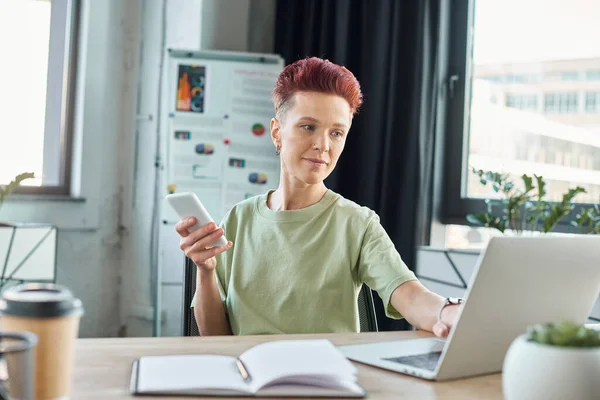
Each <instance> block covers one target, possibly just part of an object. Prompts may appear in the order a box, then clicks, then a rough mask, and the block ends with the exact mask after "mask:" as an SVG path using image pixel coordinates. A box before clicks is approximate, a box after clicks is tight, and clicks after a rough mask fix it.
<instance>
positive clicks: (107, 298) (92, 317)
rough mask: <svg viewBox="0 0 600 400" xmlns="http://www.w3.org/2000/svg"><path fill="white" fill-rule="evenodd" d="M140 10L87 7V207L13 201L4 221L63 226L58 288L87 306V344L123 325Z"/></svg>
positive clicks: (83, 117) (79, 135)
mask: <svg viewBox="0 0 600 400" xmlns="http://www.w3.org/2000/svg"><path fill="white" fill-rule="evenodd" d="M139 6H140V2H139V1H138V0H128V1H126V2H121V1H120V0H84V1H82V10H81V14H82V21H81V28H80V29H81V39H80V43H79V44H80V50H79V67H78V82H77V85H78V87H77V115H76V132H75V135H76V136H75V150H76V151H75V155H76V156H75V158H74V174H73V175H74V187H75V189H76V191H77V193H76V195H77V196H78V197H80V200H81V199H83V201H72V200H64V199H62V200H61V199H55V200H54V201H34V200H31V201H29V200H27V201H9V202H7V203H6V204H5V207H3V209H2V212H1V214H0V219H3V218H6V219H10V220H20V221H33V222H49V223H54V224H56V225H57V226H58V229H59V234H58V254H57V263H58V266H57V268H58V275H57V281H58V283H60V284H64V285H66V286H68V287H69V288H71V290H73V292H74V293H75V294H76V295H77V296H78V297H79V298H81V300H82V301H83V304H84V307H85V316H84V318H83V320H82V323H81V329H80V335H81V336H82V337H96V336H116V335H117V334H118V333H119V330H120V325H121V324H120V321H119V318H118V317H117V318H116V317H115V316H118V311H119V296H120V271H121V259H122V247H121V238H122V237H123V235H126V234H127V232H128V231H129V229H130V226H129V222H128V219H129V215H128V213H127V207H126V203H127V202H128V201H129V200H128V198H130V192H131V189H130V188H131V187H132V185H131V178H130V176H131V171H132V168H131V165H132V162H131V160H132V159H133V151H132V144H133V135H132V134H131V132H132V128H133V121H134V116H135V111H134V109H133V106H134V104H135V103H134V102H135V99H136V80H135V66H136V64H137V58H138V57H137V51H138V50H137V49H138V42H139V29H138V28H139V8H140V7H139ZM15 200H17V198H16V197H15Z"/></svg>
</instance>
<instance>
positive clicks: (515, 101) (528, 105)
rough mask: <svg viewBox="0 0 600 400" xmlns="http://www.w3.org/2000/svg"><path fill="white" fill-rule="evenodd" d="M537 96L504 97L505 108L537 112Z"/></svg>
mask: <svg viewBox="0 0 600 400" xmlns="http://www.w3.org/2000/svg"><path fill="white" fill-rule="evenodd" d="M537 103H538V101H537V95H535V94H526V95H512V94H509V95H507V96H506V107H510V108H516V109H519V110H528V111H537V108H538V104H537Z"/></svg>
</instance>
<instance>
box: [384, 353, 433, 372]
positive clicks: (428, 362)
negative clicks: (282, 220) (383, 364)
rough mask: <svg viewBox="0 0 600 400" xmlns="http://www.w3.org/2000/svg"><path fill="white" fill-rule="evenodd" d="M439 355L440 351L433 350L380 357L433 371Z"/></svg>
mask: <svg viewBox="0 0 600 400" xmlns="http://www.w3.org/2000/svg"><path fill="white" fill-rule="evenodd" d="M441 355H442V352H441V351H434V352H431V353H425V354H415V355H413V356H402V357H390V358H382V359H383V360H386V361H392V362H397V363H399V364H404V365H410V366H411V367H415V368H420V369H426V370H428V371H435V368H436V367H437V364H438V361H439V360H440V356H441Z"/></svg>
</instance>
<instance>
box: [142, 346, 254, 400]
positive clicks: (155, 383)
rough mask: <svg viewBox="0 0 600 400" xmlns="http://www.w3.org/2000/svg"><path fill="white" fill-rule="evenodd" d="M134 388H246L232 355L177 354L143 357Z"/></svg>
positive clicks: (153, 390) (146, 390) (145, 390)
mask: <svg viewBox="0 0 600 400" xmlns="http://www.w3.org/2000/svg"><path fill="white" fill-rule="evenodd" d="M137 373H138V381H137V389H138V391H139V392H141V393H166V394H168V393H177V392H183V391H187V392H190V391H196V390H197V392H198V393H202V389H206V390H210V389H221V390H223V389H226V390H233V391H236V392H245V393H247V392H248V391H249V388H248V385H247V384H246V383H245V382H244V380H243V379H242V377H241V375H240V372H239V369H238V367H237V364H236V360H235V358H233V357H226V356H213V355H177V356H150V357H142V358H140V360H139V362H138V372H137Z"/></svg>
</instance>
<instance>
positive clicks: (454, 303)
mask: <svg viewBox="0 0 600 400" xmlns="http://www.w3.org/2000/svg"><path fill="white" fill-rule="evenodd" d="M463 302H464V300H463V299H461V298H455V297H447V298H445V299H444V301H443V302H442V304H441V305H440V308H439V309H438V313H437V322H443V323H445V324H446V325H448V323H449V322H450V323H452V322H453V321H454V319H455V317H456V312H457V310H458V306H459V305H460V304H462V303H463Z"/></svg>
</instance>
